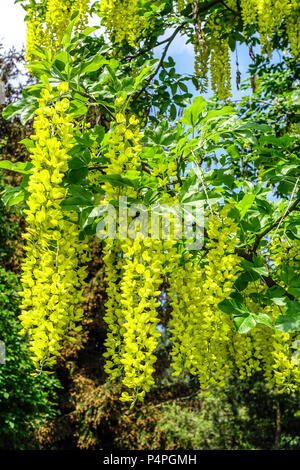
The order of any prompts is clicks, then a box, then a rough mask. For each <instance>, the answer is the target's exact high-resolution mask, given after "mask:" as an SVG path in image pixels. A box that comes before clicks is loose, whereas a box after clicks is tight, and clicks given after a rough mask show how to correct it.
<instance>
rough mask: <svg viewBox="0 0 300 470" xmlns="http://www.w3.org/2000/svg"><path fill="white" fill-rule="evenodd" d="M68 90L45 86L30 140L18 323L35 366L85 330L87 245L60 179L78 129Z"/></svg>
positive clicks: (51, 360)
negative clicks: (66, 209) (65, 206)
mask: <svg viewBox="0 0 300 470" xmlns="http://www.w3.org/2000/svg"><path fill="white" fill-rule="evenodd" d="M67 89H68V85H67V84H66V83H62V84H61V85H59V86H58V90H59V91H60V96H59V97H58V98H57V99H55V98H54V95H53V93H52V88H51V86H50V85H48V86H45V88H44V89H43V91H42V93H41V98H40V99H39V108H38V109H37V111H36V117H35V120H34V130H35V135H32V136H31V139H32V141H33V143H34V145H33V146H32V147H31V148H30V152H31V158H32V163H33V169H32V174H31V175H30V179H29V183H28V191H29V194H30V195H29V198H28V201H27V206H28V209H25V210H24V212H25V214H26V221H27V223H28V228H27V231H26V233H25V234H24V238H25V239H26V241H27V244H26V246H25V250H26V257H25V260H24V262H23V264H22V270H23V274H22V278H21V281H22V287H23V292H22V293H21V295H22V298H23V299H22V304H21V307H22V313H21V315H20V319H21V323H22V326H23V333H24V334H26V333H28V334H29V337H30V350H31V353H32V359H33V362H34V363H35V364H36V366H38V365H40V366H43V365H44V364H46V365H49V364H53V363H54V362H55V358H56V356H57V355H58V354H59V351H60V348H61V344H60V342H61V340H62V339H63V338H64V337H65V336H66V335H67V333H68V331H70V330H74V331H79V330H80V329H81V327H80V326H77V325H76V323H77V322H78V321H79V320H81V318H82V313H83V309H81V308H78V305H79V304H80V303H81V302H82V300H84V298H83V295H82V290H81V286H82V284H83V281H84V278H85V276H86V273H85V269H84V267H81V266H80V263H81V262H83V263H84V262H85V261H87V259H88V256H87V254H86V253H87V252H88V245H87V244H86V243H83V242H81V241H79V238H78V235H79V228H78V226H77V225H76V223H74V222H75V221H74V220H73V219H74V216H73V213H68V212H63V211H62V209H61V207H60V203H61V201H62V200H63V199H64V198H65V197H66V196H67V189H66V188H65V187H64V186H63V184H62V180H63V177H64V175H65V173H66V171H67V169H68V159H69V158H70V157H69V155H68V151H69V150H70V148H71V147H72V145H73V144H72V139H73V135H74V126H75V124H74V121H73V119H72V116H71V114H69V113H67V110H68V108H69V100H68V99H67V98H66V97H64V94H65V92H66V91H67ZM49 103H50V104H49ZM75 218H76V217H75Z"/></svg>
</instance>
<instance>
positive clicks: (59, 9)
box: [26, 0, 90, 61]
mask: <svg viewBox="0 0 300 470" xmlns="http://www.w3.org/2000/svg"><path fill="white" fill-rule="evenodd" d="M89 6H90V0H46V2H44V3H41V4H35V5H34V7H33V6H30V8H29V10H28V14H27V47H26V59H27V60H28V61H31V60H33V59H34V57H35V56H34V49H35V45H36V44H37V45H39V46H45V47H47V48H48V49H49V50H51V51H52V52H56V51H57V50H59V49H60V47H61V43H62V38H63V36H64V34H65V32H66V28H67V26H68V24H69V23H70V21H71V17H72V15H73V13H75V12H76V11H78V16H77V18H76V21H75V28H76V29H77V30H80V29H83V28H84V27H85V26H86V24H87V16H88V12H89Z"/></svg>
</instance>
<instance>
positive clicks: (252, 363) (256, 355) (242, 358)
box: [231, 281, 300, 393]
mask: <svg viewBox="0 0 300 470" xmlns="http://www.w3.org/2000/svg"><path fill="white" fill-rule="evenodd" d="M266 289H267V288H266V286H265V285H264V284H263V283H262V282H260V281H255V282H251V283H249V285H248V286H247V288H246V289H245V292H244V298H245V304H246V306H247V308H248V309H249V311H251V312H252V313H260V314H264V315H267V316H268V317H269V318H270V320H271V322H272V323H273V324H274V323H275V320H276V318H277V317H278V316H279V315H281V314H282V311H281V310H280V307H279V306H278V305H272V306H262V305H259V304H257V302H255V301H254V300H253V298H252V297H251V295H253V294H254V295H257V294H259V293H260V294H261V293H264V292H265V291H266ZM299 339H300V334H299V332H292V333H288V332H281V331H278V330H275V329H274V330H273V329H272V328H270V327H269V326H267V325H265V324H263V323H259V324H257V325H256V327H255V328H254V329H252V330H250V331H249V332H248V333H246V334H243V335H237V334H235V335H233V336H232V341H231V348H232V357H233V358H234V364H235V366H236V367H237V369H238V371H239V375H240V378H241V379H244V378H245V377H247V376H248V377H249V376H251V375H252V374H253V373H254V372H255V371H262V372H263V374H264V376H265V379H266V383H267V385H268V386H269V388H270V389H273V390H277V392H278V393H291V392H295V391H298V390H299V388H300V367H299V357H298V353H299V351H298V349H297V347H296V345H297V344H298V342H299Z"/></svg>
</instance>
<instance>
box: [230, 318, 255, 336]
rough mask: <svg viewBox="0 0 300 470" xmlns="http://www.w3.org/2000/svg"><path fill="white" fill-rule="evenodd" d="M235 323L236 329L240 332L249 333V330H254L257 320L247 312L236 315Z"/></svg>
mask: <svg viewBox="0 0 300 470" xmlns="http://www.w3.org/2000/svg"><path fill="white" fill-rule="evenodd" d="M233 323H234V326H235V329H236V331H237V332H238V333H240V334H244V333H248V331H250V330H252V328H254V327H255V325H256V321H255V319H254V318H253V316H252V315H251V314H246V313H245V314H244V315H239V316H235V317H234V318H233Z"/></svg>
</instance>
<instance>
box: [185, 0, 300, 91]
mask: <svg viewBox="0 0 300 470" xmlns="http://www.w3.org/2000/svg"><path fill="white" fill-rule="evenodd" d="M225 3H226V8H225V10H224V11H223V12H220V11H214V12H212V13H211V14H210V16H209V17H208V18H207V21H206V25H205V30H207V31H209V33H208V34H206V36H204V35H203V33H202V35H201V37H200V36H199V32H197V27H198V23H196V26H195V39H194V47H195V75H196V77H198V78H199V79H200V80H202V81H203V82H204V86H205V80H206V77H207V69H208V61H209V56H210V74H211V84H212V89H213V91H214V92H215V93H216V94H217V96H218V97H219V98H220V99H226V98H228V97H230V96H231V94H230V88H231V87H230V78H231V77H230V54H229V53H230V50H229V46H228V35H229V34H230V33H231V32H232V31H233V30H234V29H235V26H236V24H237V21H238V14H239V13H238V11H239V8H238V6H237V2H236V0H228V1H226V2H225ZM240 9H241V16H242V20H243V24H244V27H246V26H247V25H251V24H257V27H258V31H259V35H260V41H261V45H262V51H263V52H265V53H267V54H269V55H270V54H271V52H272V50H273V39H274V35H275V34H276V33H277V31H278V29H279V27H280V26H281V25H282V24H284V26H285V28H286V31H287V35H288V41H289V43H290V48H291V53H292V55H293V56H294V57H298V56H299V54H300V4H299V1H298V0H285V1H284V2H279V1H277V0H249V1H248V0H241V2H240ZM225 13H226V15H227V16H228V18H229V21H226V20H225V19H224V18H223V17H222V15H224V14H225ZM198 29H199V28H198ZM204 91H205V88H204Z"/></svg>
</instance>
